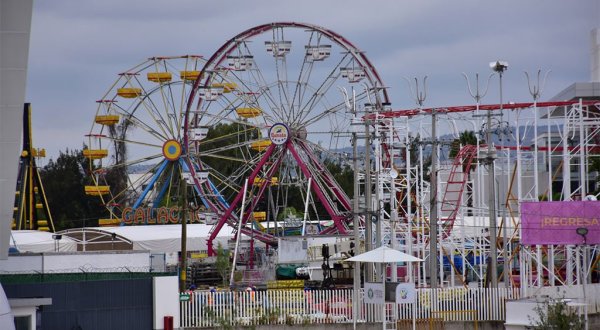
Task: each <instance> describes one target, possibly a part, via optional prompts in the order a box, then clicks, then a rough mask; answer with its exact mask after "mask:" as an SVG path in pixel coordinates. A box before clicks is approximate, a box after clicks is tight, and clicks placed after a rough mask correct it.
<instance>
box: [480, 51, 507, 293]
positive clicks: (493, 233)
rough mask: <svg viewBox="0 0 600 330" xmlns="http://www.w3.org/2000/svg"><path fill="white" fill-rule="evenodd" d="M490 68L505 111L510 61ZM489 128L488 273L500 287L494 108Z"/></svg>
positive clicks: (490, 115) (488, 114) (488, 121)
mask: <svg viewBox="0 0 600 330" xmlns="http://www.w3.org/2000/svg"><path fill="white" fill-rule="evenodd" d="M490 68H491V69H492V70H493V71H495V72H497V73H498V76H499V77H500V114H502V111H503V104H502V74H503V73H504V71H506V69H508V63H507V62H504V61H496V62H491V63H490ZM486 125H487V127H486V128H487V130H486V137H485V139H486V142H487V146H488V148H487V157H486V163H487V165H488V166H489V168H488V189H489V196H488V197H489V198H488V207H489V209H490V227H489V231H490V259H491V260H490V270H489V271H488V274H490V280H489V281H487V282H488V283H489V284H490V285H491V287H492V288H497V287H498V244H497V240H498V237H497V235H498V232H497V224H496V222H497V217H496V180H495V176H496V175H495V174H496V173H495V170H494V159H495V158H496V157H495V155H496V153H495V150H494V146H493V143H492V110H488V113H487V124H486Z"/></svg>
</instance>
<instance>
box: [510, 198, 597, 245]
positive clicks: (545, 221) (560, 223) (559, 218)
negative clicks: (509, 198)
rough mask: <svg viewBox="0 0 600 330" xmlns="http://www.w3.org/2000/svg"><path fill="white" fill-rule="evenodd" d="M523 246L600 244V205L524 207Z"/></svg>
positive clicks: (528, 204) (577, 203)
mask: <svg viewBox="0 0 600 330" xmlns="http://www.w3.org/2000/svg"><path fill="white" fill-rule="evenodd" d="M582 228H585V229H587V234H585V235H582V234H584V233H585V230H584V229H582ZM578 229H579V232H580V234H578V233H577V232H578ZM584 236H585V242H584ZM521 243H522V244H525V245H536V244H539V245H549V244H556V245H571V244H600V201H568V202H523V203H521Z"/></svg>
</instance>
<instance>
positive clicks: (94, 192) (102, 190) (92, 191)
mask: <svg viewBox="0 0 600 330" xmlns="http://www.w3.org/2000/svg"><path fill="white" fill-rule="evenodd" d="M85 194H86V195H88V196H100V195H107V194H110V187H109V186H85Z"/></svg>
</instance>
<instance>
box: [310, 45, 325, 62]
mask: <svg viewBox="0 0 600 330" xmlns="http://www.w3.org/2000/svg"><path fill="white" fill-rule="evenodd" d="M304 47H305V48H306V57H307V58H308V60H312V61H322V60H324V59H326V58H328V57H329V55H331V45H319V46H304Z"/></svg>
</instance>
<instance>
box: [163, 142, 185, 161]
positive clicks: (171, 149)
mask: <svg viewBox="0 0 600 330" xmlns="http://www.w3.org/2000/svg"><path fill="white" fill-rule="evenodd" d="M162 152H163V156H165V158H166V159H168V160H170V161H176V160H178V159H179V157H181V143H179V141H177V140H167V141H165V143H164V144H163V147H162Z"/></svg>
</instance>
